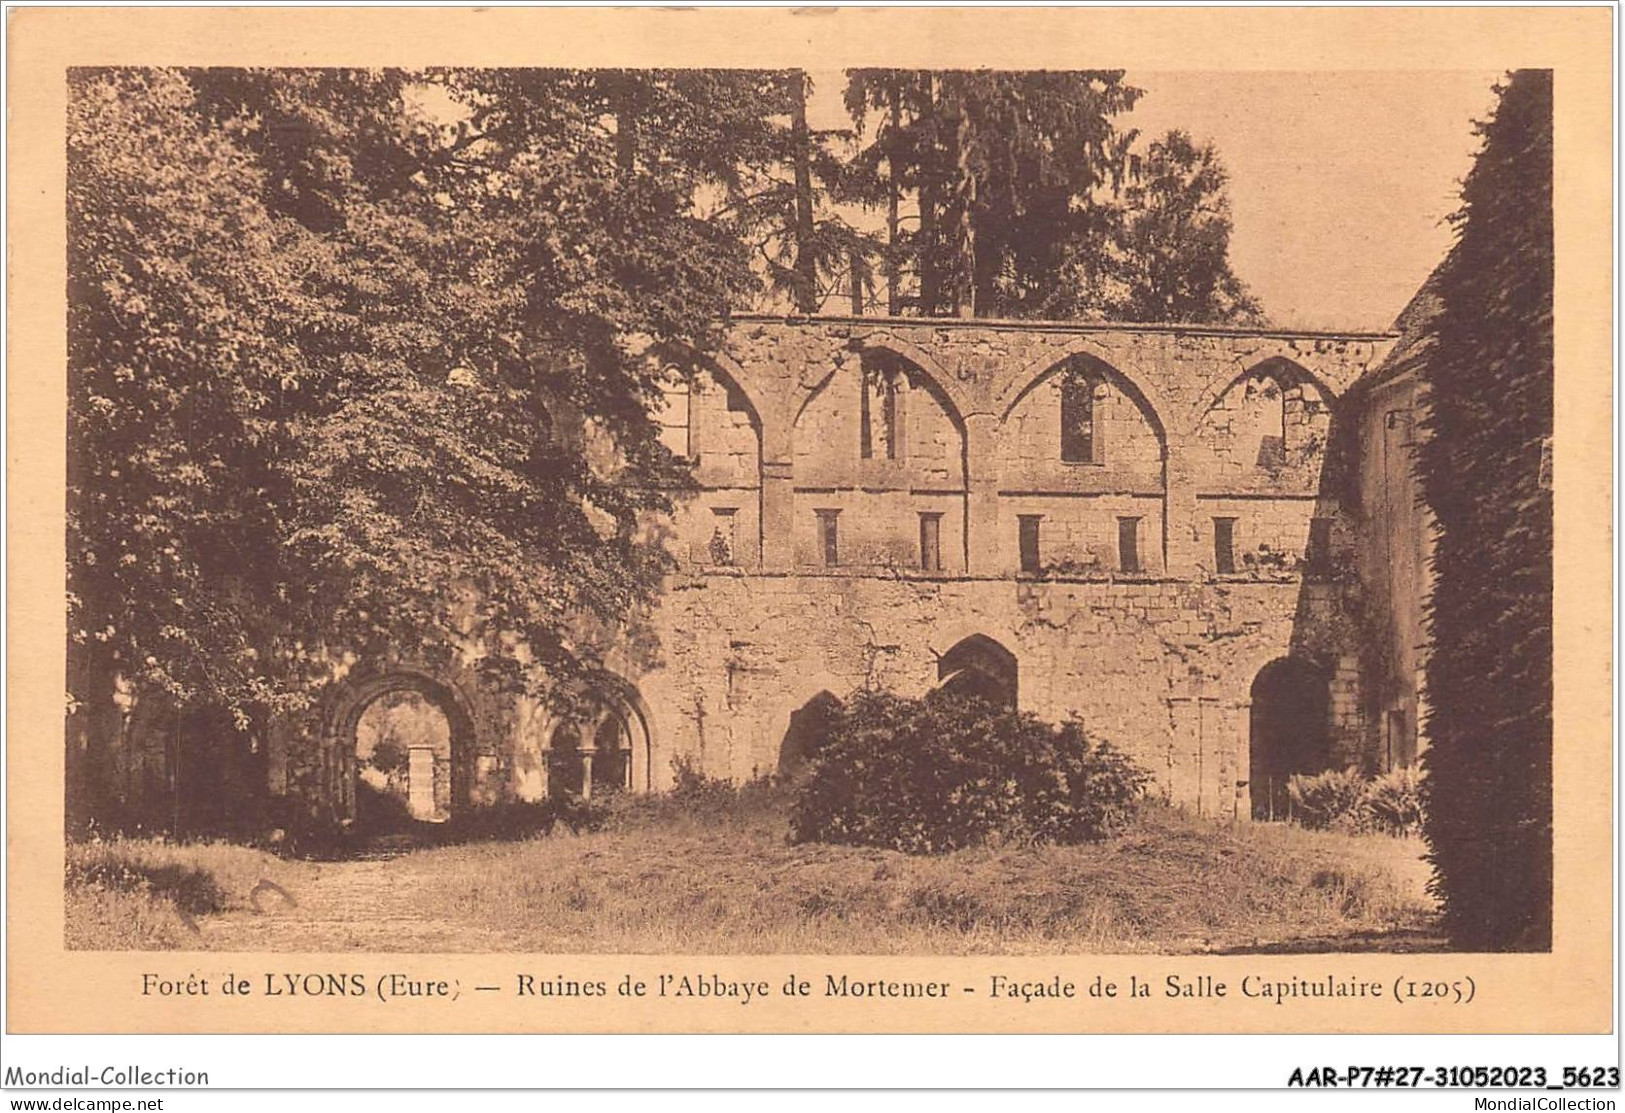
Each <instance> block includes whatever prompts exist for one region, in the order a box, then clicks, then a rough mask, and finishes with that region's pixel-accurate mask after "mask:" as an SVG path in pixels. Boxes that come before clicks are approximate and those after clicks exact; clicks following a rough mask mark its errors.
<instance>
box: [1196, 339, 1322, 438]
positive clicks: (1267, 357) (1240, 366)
mask: <svg viewBox="0 0 1625 1113" xmlns="http://www.w3.org/2000/svg"><path fill="white" fill-rule="evenodd" d="M1280 349H1281V350H1280V351H1276V352H1270V351H1268V350H1255V351H1252V352H1249V353H1248V354H1247V355H1246V356H1245V357H1242V358H1238V359H1236V360H1235V361H1234V362H1233V363H1232V364H1231V365H1230V366H1229V367H1228V368H1226V369H1225V371H1223V372H1221V373H1220V374H1219V375H1216V376H1215V377H1214V378H1213V379H1212V380H1211V381H1209V383H1208V384H1207V385H1206V386H1205V387H1203V388H1202V393H1201V394H1199V395H1198V396H1197V398H1196V402H1195V406H1194V410H1193V412H1192V415H1191V416H1192V418H1193V419H1194V420H1196V421H1201V419H1202V418H1203V417H1205V416H1206V415H1207V412H1208V411H1209V410H1211V409H1212V408H1213V407H1214V406H1216V405H1218V402H1219V399H1221V398H1223V397H1224V396H1225V393H1226V392H1228V391H1229V390H1230V388H1231V387H1233V386H1235V385H1236V384H1237V383H1239V382H1241V381H1242V380H1243V379H1246V378H1248V377H1249V376H1252V375H1256V374H1259V373H1260V371H1261V369H1269V370H1273V369H1274V368H1277V367H1279V368H1284V369H1286V370H1287V371H1288V372H1289V377H1290V378H1296V379H1299V380H1302V381H1304V382H1309V383H1313V384H1314V386H1315V387H1316V389H1318V390H1319V391H1320V392H1321V393H1322V394H1324V395H1325V396H1326V399H1327V401H1328V402H1335V401H1336V400H1337V399H1338V398H1339V397H1340V396H1341V395H1342V390H1340V389H1339V388H1338V387H1336V386H1334V385H1333V384H1332V383H1331V382H1329V381H1327V380H1326V379H1325V378H1324V377H1322V376H1321V375H1320V374H1319V373H1318V372H1316V371H1313V370H1311V369H1310V368H1308V367H1306V366H1304V364H1303V363H1301V362H1300V361H1299V360H1298V358H1297V357H1298V356H1300V355H1302V353H1301V352H1295V351H1293V350H1292V349H1291V348H1289V347H1287V346H1286V345H1284V344H1283V345H1280Z"/></svg>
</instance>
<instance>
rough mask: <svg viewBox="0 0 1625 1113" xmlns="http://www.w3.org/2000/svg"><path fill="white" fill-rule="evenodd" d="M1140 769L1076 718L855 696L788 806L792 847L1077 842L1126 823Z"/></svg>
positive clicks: (1140, 785)
mask: <svg viewBox="0 0 1625 1113" xmlns="http://www.w3.org/2000/svg"><path fill="white" fill-rule="evenodd" d="M1149 779H1150V778H1149V775H1148V774H1147V773H1146V772H1145V771H1144V770H1142V769H1141V768H1140V767H1139V766H1138V765H1136V764H1135V763H1134V762H1133V761H1131V760H1130V759H1129V758H1128V757H1126V756H1125V755H1123V754H1121V753H1119V752H1118V751H1117V750H1115V749H1113V748H1112V747H1111V745H1110V744H1109V743H1105V742H1097V741H1095V740H1093V739H1091V738H1090V737H1089V735H1088V734H1087V733H1086V732H1085V731H1084V729H1083V727H1082V725H1081V724H1079V723H1077V722H1075V721H1073V722H1067V723H1062V724H1060V725H1054V724H1050V723H1045V722H1043V721H1041V720H1039V719H1038V718H1037V717H1036V716H1033V715H1031V714H1028V713H1024V712H1018V711H1014V710H1011V709H1009V708H1007V707H1004V706H1002V705H998V704H994V703H990V702H987V701H984V700H980V699H975V698H962V697H955V696H950V695H945V694H943V693H940V692H938V693H932V694H930V695H927V696H926V697H925V698H923V699H905V698H903V697H900V696H895V695H891V694H889V693H885V692H865V693H859V694H858V695H856V696H854V697H853V698H852V699H851V700H850V701H848V703H847V704H846V705H845V706H844V707H843V709H842V710H841V711H840V712H839V713H838V714H837V715H836V716H835V718H834V720H833V723H832V726H831V729H830V734H829V736H828V737H827V738H826V739H825V740H824V741H823V744H822V745H821V746H820V747H819V748H818V750H817V751H816V755H815V756H814V758H813V761H812V767H811V769H810V771H809V773H808V775H807V779H806V780H805V781H804V782H803V783H802V784H801V785H800V786H799V787H798V789H797V792H796V798H795V804H794V808H793V810H792V812H791V832H792V838H794V839H795V840H796V841H798V842H830V843H847V844H856V845H864V846H883V847H889V848H892V849H896V850H903V851H907V852H910V853H916V854H918V853H933V852H937V851H945V850H955V849H958V848H960V847H965V846H973V845H977V844H980V843H984V842H989V841H999V842H1035V843H1079V842H1087V841H1092V840H1095V839H1101V838H1105V837H1107V836H1109V835H1111V834H1113V833H1115V832H1117V831H1119V830H1121V829H1122V828H1123V827H1124V825H1126V824H1127V822H1128V821H1129V819H1130V818H1131V817H1132V816H1133V814H1134V811H1135V809H1136V807H1137V806H1138V804H1139V802H1140V799H1141V796H1142V794H1143V792H1144V789H1145V786H1146V784H1147V783H1148V781H1149Z"/></svg>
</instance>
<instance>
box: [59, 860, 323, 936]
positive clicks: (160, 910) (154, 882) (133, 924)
mask: <svg viewBox="0 0 1625 1113" xmlns="http://www.w3.org/2000/svg"><path fill="white" fill-rule="evenodd" d="M302 872H303V869H302V867H301V865H300V864H299V863H292V862H287V861H284V860H282V859H280V858H277V857H275V856H273V855H270V854H267V853H265V852H264V851H260V850H254V849H252V848H249V847H244V846H235V845H233V844H230V843H223V842H197V843H175V842H168V841H165V840H162V839H150V838H129V837H122V836H121V837H114V838H109V839H92V840H88V841H83V842H70V843H69V844H68V847H67V857H66V878H65V880H66V897H65V899H66V907H65V912H66V917H65V937H66V940H65V941H66V944H67V946H68V948H69V949H70V950H109V951H116V950H156V949H168V948H186V947H188V946H192V945H195V940H196V937H197V935H198V929H197V919H198V918H199V917H202V916H207V915H211V914H215V913H221V912H227V911H231V910H236V909H247V908H251V907H254V906H256V905H258V906H260V907H266V906H269V905H273V904H287V903H288V897H287V894H288V888H287V886H288V885H289V884H291V883H292V882H293V881H294V879H295V878H296V877H299V876H301V874H302ZM262 883H266V884H262ZM267 885H268V886H269V887H267ZM256 889H257V890H258V892H257V893H256Z"/></svg>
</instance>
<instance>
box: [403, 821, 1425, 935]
mask: <svg viewBox="0 0 1625 1113" xmlns="http://www.w3.org/2000/svg"><path fill="white" fill-rule="evenodd" d="M1420 855H1421V847H1420V844H1419V843H1417V842H1415V841H1414V840H1396V839H1389V838H1383V839H1370V838H1355V837H1351V836H1346V835H1339V834H1333V833H1329V832H1316V831H1304V830H1301V829H1298V828H1291V827H1285V826H1275V825H1271V826H1264V825H1237V826H1228V825H1222V824H1215V823H1213V822H1211V821H1206V820H1201V819H1197V818H1194V817H1189V816H1186V815H1184V814H1182V813H1180V812H1177V811H1174V810H1172V809H1168V808H1165V807H1157V806H1153V807H1149V808H1147V809H1146V810H1145V812H1144V814H1142V816H1141V817H1140V818H1139V820H1138V821H1136V823H1135V824H1134V826H1133V827H1132V828H1131V829H1130V830H1129V831H1128V832H1127V833H1126V834H1125V835H1123V836H1122V837H1120V838H1117V839H1114V840H1110V841H1108V842H1105V843H1099V844H1090V845H1083V846H1064V847H1063V846H1042V847H1014V846H1012V847H995V848H989V847H983V848H976V849H969V850H961V851H955V852H952V853H948V854H942V855H932V856H916V855H908V854H903V853H899V852H896V851H890V850H880V849H872V848H854V847H843V846H828V845H820V844H805V845H799V846H792V845H790V844H788V843H787V841H786V839H785V809H784V806H783V802H782V800H780V799H779V798H778V797H777V796H776V795H775V793H773V792H772V791H771V790H766V789H757V790H746V791H745V792H743V793H741V795H740V797H739V799H738V801H737V804H736V805H735V806H732V807H722V806H715V807H713V808H711V809H710V810H709V812H708V813H707V814H704V815H695V814H694V813H692V812H687V811H681V810H677V811H673V810H672V809H671V808H670V805H669V804H666V803H662V802H659V801H655V802H650V803H648V804H644V805H641V806H638V805H634V806H632V807H630V808H628V809H627V810H626V811H625V812H624V813H623V814H621V815H619V816H617V817H616V819H615V820H614V821H612V823H611V825H610V827H609V829H606V830H603V831H599V832H595V833H592V834H584V835H579V836H568V835H555V836H553V837H551V838H546V839H537V840H533V841H530V842H526V843H522V844H517V845H512V844H510V845H500V844H486V845H482V846H468V847H459V848H455V849H443V850H433V851H426V852H423V853H421V854H417V855H413V856H412V857H411V858H410V859H406V860H402V862H401V863H400V865H401V866H402V867H403V868H404V869H405V870H407V871H409V874H410V881H409V882H404V883H407V884H410V885H411V886H412V887H413V891H414V892H415V893H416V894H417V896H418V899H420V900H422V901H423V902H424V903H425V904H427V905H430V906H432V907H435V908H437V909H438V910H439V911H440V914H441V915H444V916H447V917H449V918H451V919H454V920H459V921H463V922H467V923H469V924H470V925H471V926H472V925H479V926H480V928H481V929H482V930H487V931H490V932H493V933H500V934H502V935H503V936H504V937H505V938H508V939H512V940H517V941H519V945H520V946H521V947H522V948H523V949H527V950H539V951H550V952H570V951H574V952H582V951H614V952H630V953H639V952H643V953H650V952H653V953H660V952H667V953H672V952H675V953H707V952H710V953H725V954H726V953H798V952H810V953H820V952H822V953H854V954H885V953H961V954H978V953H1045V952H1146V951H1155V952H1169V951H1204V950H1214V949H1230V948H1248V947H1255V946H1271V945H1278V944H1280V943H1283V942H1287V941H1295V940H1296V941H1302V940H1323V941H1324V940H1332V939H1347V938H1351V937H1354V936H1370V935H1378V934H1383V933H1390V932H1394V931H1396V930H1398V931H1406V932H1419V931H1425V930H1427V928H1428V926H1429V925H1430V924H1431V918H1432V908H1433V902H1432V900H1431V899H1430V898H1429V897H1428V896H1427V895H1426V892H1425V884H1426V877H1427V873H1426V867H1425V866H1424V865H1423V864H1422V862H1421V861H1420Z"/></svg>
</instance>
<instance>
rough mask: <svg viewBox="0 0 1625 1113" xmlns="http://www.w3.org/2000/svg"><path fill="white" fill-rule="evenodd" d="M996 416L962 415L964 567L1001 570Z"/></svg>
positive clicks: (980, 572)
mask: <svg viewBox="0 0 1625 1113" xmlns="http://www.w3.org/2000/svg"><path fill="white" fill-rule="evenodd" d="M997 426H998V418H997V417H995V416H994V415H993V414H971V415H970V416H969V417H967V418H966V419H965V469H966V470H965V488H966V498H965V571H967V572H969V573H972V574H973V575H991V574H996V573H998V572H1000V571H1002V570H1003V569H1002V565H1003V562H1002V561H1001V560H1000V558H999V551H1000V549H1002V548H1003V547H1004V546H1003V545H1002V544H1001V538H1000V537H999V480H998V473H997V463H998V461H997V459H996V458H995V456H994V437H995V435H996V430H997Z"/></svg>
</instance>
